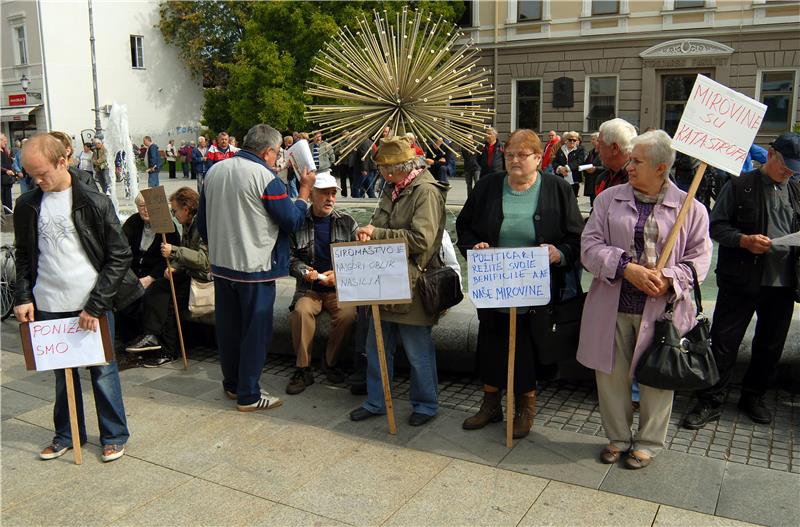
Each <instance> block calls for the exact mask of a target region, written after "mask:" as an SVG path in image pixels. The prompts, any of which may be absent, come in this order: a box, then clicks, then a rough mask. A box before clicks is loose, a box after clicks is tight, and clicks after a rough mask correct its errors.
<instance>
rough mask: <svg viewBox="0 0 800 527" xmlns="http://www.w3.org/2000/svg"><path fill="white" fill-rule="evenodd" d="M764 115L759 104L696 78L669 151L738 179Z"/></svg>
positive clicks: (708, 81) (764, 111) (764, 108)
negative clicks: (672, 149)
mask: <svg viewBox="0 0 800 527" xmlns="http://www.w3.org/2000/svg"><path fill="white" fill-rule="evenodd" d="M766 111H767V107H766V106H765V105H763V104H761V103H760V102H758V101H755V100H753V99H751V98H749V97H746V96H745V95H742V94H741V93H739V92H735V91H733V90H732V89H730V88H728V87H727V86H723V85H722V84H720V83H718V82H714V81H713V80H711V79H709V78H708V77H704V76H703V75H698V76H697V80H695V82H694V87H693V88H692V93H691V95H689V100H687V101H686V108H685V109H684V110H683V116H682V117H681V122H680V123H679V124H678V129H677V131H676V132H675V135H674V137H673V138H672V147H673V148H674V149H675V150H678V151H679V152H683V153H684V154H687V155H690V156H692V157H694V158H697V159H699V160H700V161H705V162H706V163H708V164H709V165H711V166H714V167H717V168H719V169H722V170H724V171H725V172H729V173H731V174H734V175H737V176H738V175H739V173H740V172H741V171H742V165H743V164H744V161H745V158H746V157H747V153H748V152H749V151H750V146H752V144H753V140H754V139H755V137H756V133H757V132H758V129H759V128H760V127H761V121H762V120H763V119H764V114H765V113H766Z"/></svg>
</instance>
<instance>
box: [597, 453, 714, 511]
mask: <svg viewBox="0 0 800 527" xmlns="http://www.w3.org/2000/svg"><path fill="white" fill-rule="evenodd" d="M724 469H725V462H723V461H719V460H716V459H709V458H707V457H703V458H701V457H697V456H690V455H687V454H680V453H677V452H673V451H671V450H665V451H663V452H662V453H661V454H659V456H658V457H657V458H656V459H655V460H654V461H653V463H652V464H651V465H650V466H649V467H647V469H646V470H626V469H624V468H621V467H619V466H614V467H612V469H611V470H610V471H609V473H608V476H606V478H605V480H604V481H603V483H602V485H601V486H600V490H605V491H608V492H614V493H617V494H623V495H625V496H631V497H634V498H641V499H652V498H653V496H656V495H657V496H658V501H659V502H660V503H663V504H666V505H672V506H675V507H680V508H684V509H689V510H694V511H699V512H704V513H707V514H713V513H714V510H715V507H716V503H717V496H718V494H719V488H720V485H721V483H722V475H723V471H724ZM664 481H669V482H670V484H669V485H664Z"/></svg>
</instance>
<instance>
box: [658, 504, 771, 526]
mask: <svg viewBox="0 0 800 527" xmlns="http://www.w3.org/2000/svg"><path fill="white" fill-rule="evenodd" d="M687 525H703V526H706V527H750V526H752V525H756V524H753V523H747V522H741V521H737V520H731V519H730V518H721V517H719V516H710V515H708V514H702V513H700V512H694V511H687V510H686V509H678V508H676V507H670V506H669V505H661V506H660V507H659V508H658V514H656V520H655V521H654V522H653V527H687Z"/></svg>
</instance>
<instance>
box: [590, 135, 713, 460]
mask: <svg viewBox="0 0 800 527" xmlns="http://www.w3.org/2000/svg"><path fill="white" fill-rule="evenodd" d="M631 148H632V150H631V156H630V163H629V164H628V175H629V182H628V183H627V184H625V185H619V186H616V187H613V188H610V189H608V190H606V191H605V192H603V193H602V194H600V196H598V198H597V200H595V206H594V212H593V213H592V215H591V216H590V218H589V221H588V223H587V224H586V228H585V229H584V231H583V235H582V238H581V261H582V262H583V265H584V266H585V267H586V269H588V270H589V272H590V273H592V275H594V279H593V281H592V287H591V290H590V291H589V295H588V297H587V299H586V305H585V307H584V310H583V322H582V325H581V339H580V345H579V347H578V361H579V362H580V363H581V364H583V365H584V366H587V367H589V368H592V369H593V370H595V377H596V380H597V394H598V398H599V400H600V414H601V416H602V419H603V428H604V429H605V431H606V435H607V436H608V439H609V444H608V446H606V447H605V448H604V449H603V451H602V453H601V455H600V459H601V461H603V463H609V464H611V463H616V462H617V461H618V460H620V459H621V458H622V456H623V454H627V456H626V458H625V466H626V467H628V468H631V469H637V468H643V467H646V466H647V465H649V464H650V462H651V461H652V458H653V457H654V456H656V454H658V452H659V451H660V450H661V449H662V448H663V446H664V440H665V438H666V435H667V426H668V425H669V416H670V413H671V411H672V397H673V392H672V391H670V390H659V389H656V388H652V387H649V386H644V385H640V390H641V402H640V407H639V430H638V431H637V432H636V434H635V435H634V434H633V432H632V431H631V426H632V424H633V408H632V407H631V380H632V377H633V375H634V372H635V371H636V364H637V361H638V360H639V358H640V357H641V355H642V352H643V351H644V350H645V349H646V348H647V346H648V345H649V344H650V343H651V341H652V339H653V328H654V325H655V321H656V320H658V319H659V318H660V317H661V316H662V315H663V314H664V311H665V309H666V305H667V302H672V303H673V305H674V314H673V323H674V324H675V326H676V328H677V329H678V330H679V331H681V332H682V333H685V332H687V331H688V330H689V329H691V328H692V327H693V326H694V324H695V315H696V313H695V307H694V305H693V304H692V301H691V288H692V287H693V286H694V285H695V284H693V283H692V274H691V271H690V269H689V267H688V266H687V265H686V263H687V262H691V263H692V264H694V267H695V269H696V270H697V274H698V277H699V278H700V280H703V279H704V278H705V276H706V273H707V272H708V267H709V263H710V261H711V240H710V238H709V234H708V213H707V212H706V209H705V207H703V206H702V205H701V204H700V203H699V202H697V201H693V203H692V207H691V208H690V209H689V213H688V214H687V215H686V220H685V222H684V224H683V227H682V228H681V230H680V234H679V235H678V239H677V242H676V243H675V248H674V249H673V251H672V253H671V254H670V256H669V259H668V260H667V263H666V265H665V267H664V269H663V270H661V271H658V270H656V268H655V267H656V262H657V260H658V257H659V255H660V254H661V251H662V249H663V247H664V243H665V241H666V239H667V236H668V235H669V232H670V230H671V229H672V226H673V225H674V224H675V220H676V218H677V216H678V211H679V210H680V207H681V204H682V203H683V201H684V200H685V199H686V193H685V192H682V191H681V190H680V189H678V187H677V186H675V184H674V183H672V182H671V181H670V180H669V177H668V174H669V169H670V167H671V166H672V163H673V161H674V160H675V152H674V151H673V150H672V147H671V146H670V137H669V136H668V135H667V134H666V133H665V132H663V131H662V130H655V131H652V132H647V133H645V134H642V135H640V136H638V137H637V138H635V139H634V140H633V142H632V143H631Z"/></svg>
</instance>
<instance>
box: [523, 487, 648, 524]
mask: <svg viewBox="0 0 800 527" xmlns="http://www.w3.org/2000/svg"><path fill="white" fill-rule="evenodd" d="M657 511H658V504H657V503H652V502H649V501H644V500H637V499H631V498H626V497H624V496H618V495H616V494H611V493H608V492H602V491H598V490H594V489H589V488H586V487H581V486H577V485H571V484H569V483H560V482H558V481H551V482H550V483H549V484H548V485H547V488H546V489H544V492H542V493H541V495H539V498H538V499H537V500H536V502H535V503H534V504H533V507H531V509H530V510H529V511H528V513H527V514H526V515H525V517H524V518H523V519H522V521H521V522H520V523H519V525H520V527H531V526H538V525H548V526H554V527H555V526H564V527H572V526H574V525H624V526H630V527H634V526H641V527H650V525H652V523H653V519H654V518H655V516H656V512H657Z"/></svg>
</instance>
